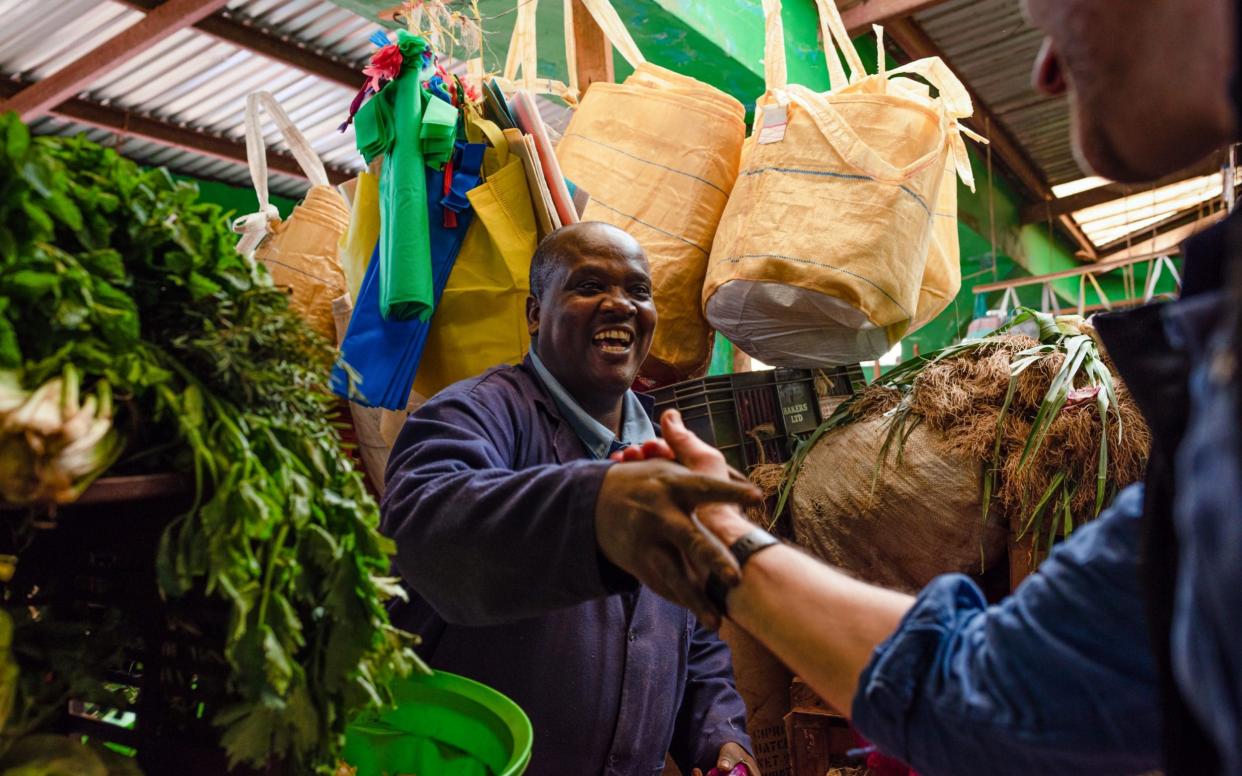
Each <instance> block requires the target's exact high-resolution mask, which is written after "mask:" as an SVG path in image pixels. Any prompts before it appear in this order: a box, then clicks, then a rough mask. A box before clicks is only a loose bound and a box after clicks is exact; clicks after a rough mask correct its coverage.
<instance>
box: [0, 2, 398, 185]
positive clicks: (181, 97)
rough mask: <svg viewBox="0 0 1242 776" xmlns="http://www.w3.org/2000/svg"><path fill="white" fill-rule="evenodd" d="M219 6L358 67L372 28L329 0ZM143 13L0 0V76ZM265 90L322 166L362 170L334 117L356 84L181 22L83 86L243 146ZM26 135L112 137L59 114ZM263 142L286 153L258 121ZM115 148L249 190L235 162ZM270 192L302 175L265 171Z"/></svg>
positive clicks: (41, 71) (44, 69)
mask: <svg viewBox="0 0 1242 776" xmlns="http://www.w3.org/2000/svg"><path fill="white" fill-rule="evenodd" d="M227 13H228V14H229V16H230V17H231V18H232V19H234V20H235V21H240V22H243V23H246V24H248V25H251V26H254V27H257V28H259V29H262V30H264V31H267V32H269V33H272V34H274V35H277V36H280V37H282V38H284V39H286V40H287V41H288V45H290V46H297V47H301V48H310V49H312V50H314V51H317V52H322V53H325V54H327V55H329V56H331V57H334V58H338V59H341V60H343V61H345V62H348V63H351V65H353V66H356V68H357V69H358V71H359V83H360V84H361V68H362V65H363V64H364V63H365V61H366V58H367V57H368V56H369V53H370V50H371V45H370V44H369V43H368V42H367V37H368V36H369V35H370V33H371V32H372V31H373V30H375V29H376V26H375V25H374V24H373V23H371V22H369V21H367V20H366V19H364V18H362V17H360V16H358V15H356V14H354V13H352V12H350V11H346V10H344V9H341V8H339V7H337V6H336V5H334V4H333V3H331V2H328V0H232V2H230V3H229V6H228V11H227ZM142 16H143V14H142V12H140V11H135V10H132V9H130V8H129V7H127V6H125V5H123V4H121V3H119V2H113V1H112V0H105V2H98V0H58V2H55V3H48V2H46V0H0V71H2V72H3V73H4V74H5V75H8V76H21V77H23V78H24V79H28V80H37V79H40V78H45V77H47V76H48V75H51V74H52V73H55V72H56V71H57V70H58V69H60V68H61V67H64V66H65V65H67V64H69V63H70V62H71V61H73V60H74V59H75V58H76V57H78V56H81V55H82V54H84V53H86V52H88V51H90V50H91V49H93V48H95V47H96V46H98V45H99V44H101V43H103V42H104V41H106V40H108V39H109V38H111V37H112V36H114V35H116V34H117V33H118V32H120V31H121V30H123V29H125V28H126V27H128V26H129V25H132V24H134V23H136V22H137V21H138V20H139V19H141V18H142ZM258 89H266V90H268V91H270V92H272V93H273V94H274V95H275V96H276V98H277V99H278V100H280V101H281V103H282V104H283V105H284V107H285V110H286V111H287V112H288V113H289V116H290V118H291V119H292V120H293V122H294V123H295V124H296V125H297V126H298V127H299V128H300V129H301V130H302V132H303V133H304V134H305V135H306V137H307V139H308V140H309V141H310V143H311V145H312V146H313V147H314V148H315V151H316V152H317V153H318V154H319V155H320V157H321V158H322V159H323V160H324V162H325V163H326V164H329V165H331V166H335V167H340V168H346V169H361V167H362V161H361V158H360V157H359V156H358V153H357V150H356V149H355V147H354V135H353V131H352V129H350V130H347V131H346V132H344V133H341V132H338V131H337V127H338V126H339V125H340V123H341V122H342V121H343V120H344V118H345V114H346V111H347V109H348V106H349V102H350V100H351V99H353V96H354V91H353V90H351V89H350V88H348V87H345V86H342V85H340V84H338V83H336V82H330V81H327V80H325V79H323V78H319V77H316V76H312V75H309V74H307V73H306V72H304V71H302V70H300V69H298V68H295V67H292V66H290V65H287V64H284V63H282V62H278V61H276V60H274V59H271V58H269V57H267V56H264V55H262V54H257V53H255V52H252V51H250V50H248V49H244V48H241V47H239V46H237V45H235V44H232V43H228V42H225V41H222V40H219V39H217V38H215V37H213V36H211V35H208V34H207V33H204V32H201V31H199V30H196V29H193V28H188V29H184V30H181V31H179V32H176V33H174V34H172V35H169V36H167V37H166V38H164V39H163V40H161V41H159V42H157V43H156V44H154V45H153V46H151V47H149V48H148V49H146V50H144V51H143V52H142V53H141V54H139V55H137V56H135V57H134V58H133V59H130V60H129V61H127V62H125V63H124V64H123V65H121V66H120V67H117V68H115V69H114V70H112V71H111V72H109V73H107V74H105V75H104V76H102V77H100V78H99V79H98V80H96V81H95V82H94V83H92V84H91V85H90V86H89V88H88V89H87V91H86V92H85V93H84V95H83V96H84V97H87V98H88V99H91V100H93V101H96V102H100V103H103V104H105V105H110V106H113V107H116V108H120V109H124V110H127V111H133V112H134V113H138V114H145V115H150V116H153V117H156V118H159V119H162V120H165V121H169V122H173V123H175V124H179V125H182V126H185V127H188V128H192V129H201V130H204V131H207V132H211V133H216V134H221V135H224V136H226V137H230V138H232V139H234V140H237V141H239V142H244V139H245V127H244V112H245V101H246V95H247V94H249V93H250V92H252V91H255V90H258ZM32 127H33V129H34V131H36V132H49V133H50V132H54V133H57V134H73V133H75V132H79V131H86V132H87V134H88V135H89V136H91V137H92V138H93V139H96V140H99V141H100V142H104V143H117V142H118V140H117V139H116V138H115V136H114V135H113V133H111V132H105V131H100V130H97V129H92V128H90V127H87V126H84V125H79V124H76V123H73V122H69V121H64V120H62V119H59V118H53V117H49V118H43V119H39V120H37V121H35V122H34V123H33V124H32ZM266 130H267V136H266V139H267V142H268V144H269V146H274V147H277V148H284V147H285V146H284V142H283V140H282V139H280V137H279V133H278V132H277V131H276V129H275V127H274V126H272V125H271V124H270V122H269V123H268V125H267V126H266ZM119 149H120V150H121V152H122V153H124V154H125V155H127V156H129V157H131V158H134V159H136V160H138V161H139V162H142V163H145V164H164V165H167V166H168V167H169V168H170V169H172V170H174V171H175V172H178V173H182V174H185V175H191V176H195V177H200V178H209V179H215V180H222V181H225V182H228V183H233V184H237V185H243V186H244V185H249V183H250V175H249V172H248V170H247V168H246V167H245V166H244V165H241V164H237V163H233V162H226V161H221V160H218V159H214V158H209V157H204V156H200V155H198V154H195V153H192V152H189V151H184V150H179V149H170V148H168V147H167V146H163V145H160V144H157V143H152V142H148V141H145V140H139V139H134V138H123V139H120V140H119ZM270 186H271V189H272V191H273V192H274V193H278V194H283V195H286V196H295V197H296V196H300V195H301V194H302V193H303V192H304V191H305V189H306V182H305V181H304V180H301V179H298V178H294V177H291V176H287V175H281V174H279V173H273V174H272V180H271V183H270Z"/></svg>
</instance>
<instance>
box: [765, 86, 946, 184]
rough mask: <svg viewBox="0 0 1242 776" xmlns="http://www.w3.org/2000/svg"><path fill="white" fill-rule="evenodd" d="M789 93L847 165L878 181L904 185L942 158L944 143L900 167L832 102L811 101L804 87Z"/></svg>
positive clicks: (793, 89) (793, 87)
mask: <svg viewBox="0 0 1242 776" xmlns="http://www.w3.org/2000/svg"><path fill="white" fill-rule="evenodd" d="M786 94H787V95H788V97H789V99H790V100H791V101H792V102H794V103H795V104H797V105H798V106H799V107H801V108H802V109H803V110H805V111H806V112H807V115H808V116H809V117H810V118H811V120H812V121H814V122H815V126H816V127H818V128H819V131H820V133H821V134H822V135H823V136H824V139H825V140H827V141H828V144H829V145H831V146H832V147H833V149H834V150H836V152H837V153H838V154H840V155H841V158H842V159H844V160H845V161H846V163H847V164H849V165H850V166H851V167H853V168H854V169H856V170H858V171H859V172H861V173H863V174H865V175H867V176H869V177H871V178H874V179H876V180H878V181H882V182H884V183H894V184H897V183H903V182H905V181H906V180H907V179H908V178H909V177H910V176H911V175H913V174H914V173H915V172H917V171H919V170H921V169H923V168H924V167H926V166H927V165H929V164H932V163H934V162H935V161H936V160H937V159H940V158H942V157H941V153H943V151H944V143H943V142H942V143H938V144H937V145H936V147H935V148H933V149H932V150H931V151H928V152H927V153H926V154H924V155H923V156H921V157H919V158H918V159H915V160H914V161H912V162H910V163H909V164H906V165H904V166H902V167H897V166H895V165H893V164H892V163H891V162H889V161H888V160H886V159H884V158H883V157H882V156H880V155H879V154H878V153H876V152H875V150H874V149H873V148H871V146H869V145H867V143H866V142H865V141H863V139H862V138H860V137H859V136H858V133H857V132H855V131H854V129H853V127H851V126H850V125H849V123H848V122H847V121H846V120H845V119H844V118H843V117H842V116H841V114H840V113H838V112H837V109H836V108H835V107H833V105H832V103H831V102H829V101H827V100H823V99H818V100H814V101H812V100H811V99H809V90H807V89H806V87H802V86H796V85H795V86H791V87H789V88H788V89H787V90H786ZM946 123H947V122H946ZM946 123H942V132H943V131H945V129H946V128H947V127H946Z"/></svg>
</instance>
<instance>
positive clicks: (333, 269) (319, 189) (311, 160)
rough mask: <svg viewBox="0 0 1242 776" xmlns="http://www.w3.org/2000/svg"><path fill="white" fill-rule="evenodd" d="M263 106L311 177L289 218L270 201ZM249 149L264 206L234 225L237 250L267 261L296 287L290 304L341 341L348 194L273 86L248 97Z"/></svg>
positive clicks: (280, 281)
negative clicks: (335, 305)
mask: <svg viewBox="0 0 1242 776" xmlns="http://www.w3.org/2000/svg"><path fill="white" fill-rule="evenodd" d="M260 109H263V110H266V111H267V112H268V114H269V115H270V116H271V117H272V118H273V119H274V120H275V122H276V125H277V127H279V128H280V132H281V134H282V135H284V138H285V142H286V143H288V145H289V150H290V151H292V152H293V155H294V157H295V158H296V159H297V161H298V164H299V165H301V167H302V170H303V172H305V173H306V177H307V178H308V179H309V180H310V182H311V189H310V191H309V192H308V193H307V195H306V198H305V199H304V200H302V202H301V203H300V204H299V205H298V206H297V207H295V208H294V209H293V213H292V214H290V216H289V219H288V220H287V221H281V220H280V214H279V213H278V212H277V211H276V208H275V206H274V205H272V204H271V203H270V202H269V201H268V195H267V150H266V148H265V147H264V142H263V129H262V120H261V119H260V116H259V112H260ZM246 151H247V157H248V159H249V162H250V177H251V178H252V180H253V181H254V188H255V193H256V194H257V195H258V198H259V210H258V212H255V213H252V214H250V215H248V216H244V217H242V218H239V219H237V221H236V222H234V224H233V229H234V230H235V231H237V232H240V233H242V235H243V237H242V239H241V240H240V241H239V242H238V245H237V252H238V253H241V254H243V255H246V256H253V257H254V258H256V259H258V260H259V261H262V262H263V263H264V264H266V265H267V268H268V271H269V272H270V273H271V275H272V282H273V283H275V284H276V285H278V286H284V287H286V288H289V289H290V292H291V299H290V302H289V304H290V307H292V308H293V309H294V310H296V311H297V312H298V313H299V314H300V315H301V316H302V317H303V318H304V319H305V320H306V322H307V324H308V325H309V326H310V327H311V328H312V329H313V330H314V331H315V332H317V333H318V334H320V335H321V336H322V337H324V338H325V339H327V340H328V341H329V342H335V341H336V328H335V324H334V323H333V316H332V300H334V299H336V298H337V297H339V296H340V295H341V294H343V293H345V274H344V272H342V270H341V265H340V247H339V246H340V242H341V237H342V235H344V234H345V230H346V229H347V228H348V227H349V208H348V207H346V206H345V199H344V198H343V197H342V196H341V194H340V192H338V191H337V190H336V189H334V188H332V186H330V185H328V173H327V171H326V170H325V169H324V166H323V162H322V161H321V160H320V159H319V157H318V156H317V155H316V154H315V152H314V150H313V149H312V148H311V146H310V143H308V142H307V140H306V138H305V137H304V136H303V135H302V133H301V132H299V131H298V129H297V127H295V126H294V125H293V122H291V121H290V120H289V117H288V116H287V115H286V114H285V112H284V110H283V109H282V108H281V107H280V104H279V103H277V102H276V100H275V98H274V97H272V95H271V94H269V93H267V92H255V93H254V94H251V95H250V96H248V97H247V98H246Z"/></svg>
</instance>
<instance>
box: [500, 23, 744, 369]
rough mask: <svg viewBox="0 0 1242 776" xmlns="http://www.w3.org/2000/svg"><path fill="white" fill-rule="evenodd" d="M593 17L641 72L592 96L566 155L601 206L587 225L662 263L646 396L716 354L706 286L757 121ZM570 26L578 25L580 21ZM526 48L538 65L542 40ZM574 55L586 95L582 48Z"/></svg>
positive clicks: (601, 85) (654, 264) (570, 133)
mask: <svg viewBox="0 0 1242 776" xmlns="http://www.w3.org/2000/svg"><path fill="white" fill-rule="evenodd" d="M530 5H531V9H532V10H531V11H528V12H533V3H532V4H530ZM584 5H585V6H586V8H587V10H589V11H590V13H591V15H592V16H593V17H594V18H595V21H596V22H597V23H598V24H599V26H600V28H601V29H602V30H603V31H604V34H605V35H606V36H607V38H608V40H609V41H611V43H612V45H614V46H616V48H617V50H618V51H620V52H621V54H622V56H624V57H625V59H626V61H628V62H629V63H630V64H631V65H632V66H634V68H635V71H634V73H633V75H631V76H630V77H628V78H627V79H626V80H625V82H624V83H620V84H614V83H605V82H596V83H593V84H591V87H590V89H588V90H587V93H586V96H585V97H584V98H583V99H582V102H581V104H580V105H579V106H578V109H577V110H576V111H575V112H574V115H573V118H572V119H571V120H570V122H569V127H568V128H567V129H566V131H565V135H564V137H563V138H562V140H561V142H560V145H559V146H558V147H557V150H556V155H557V158H558V159H559V160H560V163H561V170H562V171H563V172H564V174H565V177H567V178H568V179H569V180H571V181H572V182H573V183H574V184H575V185H576V186H581V187H582V188H583V189H585V190H586V191H587V192H589V194H590V197H591V198H590V201H589V202H588V203H587V206H586V210H585V212H584V213H583V216H582V220H583V221H604V222H607V223H610V224H613V225H615V226H618V227H620V228H622V229H624V230H625V231H627V232H629V233H630V234H631V235H633V237H634V238H635V239H637V240H638V242H639V244H641V245H642V246H643V249H644V250H645V251H646V253H647V259H648V261H649V262H650V263H651V277H652V285H653V289H654V294H655V303H656V311H657V312H658V314H659V325H658V326H657V327H656V331H655V336H654V338H653V340H652V343H651V352H650V354H649V355H648V357H647V361H646V363H645V364H644V365H643V367H642V370H641V372H640V374H641V376H642V378H643V379H644V387H647V388H651V387H657V386H660V385H666V384H668V383H674V382H679V381H681V380H686V379H690V378H693V377H699V376H701V375H702V374H703V373H704V371H706V369H707V363H708V361H709V359H710V358H711V342H712V332H711V328H710V327H709V326H708V323H707V321H706V319H704V317H703V311H702V306H701V301H700V298H701V294H702V289H703V279H704V275H705V273H706V272H707V259H708V255H709V254H710V252H711V249H712V238H713V236H714V235H715V233H716V226H717V224H718V222H719V220H720V215H721V213H722V212H723V211H724V208H725V204H726V202H728V199H729V192H730V190H731V189H732V188H733V182H734V179H735V177H736V175H737V168H738V158H739V155H740V153H741V149H742V142H743V140H744V138H745V136H746V125H745V109H744V108H743V107H742V104H741V103H740V102H738V101H737V100H736V99H734V98H733V97H731V96H730V95H728V94H725V93H724V92H722V91H720V90H719V89H716V88H715V87H713V86H709V85H708V84H705V83H703V82H701V81H697V80H695V79H693V78H688V77H686V76H683V75H678V74H677V73H674V72H671V71H669V70H665V69H664V68H662V67H657V66H656V65H653V64H651V63H649V62H646V61H645V60H644V59H643V55H642V53H641V52H640V51H639V49H638V46H637V45H636V44H635V43H634V40H633V39H632V38H631V37H630V34H629V32H627V31H626V29H625V25H624V24H623V23H622V22H621V19H620V17H618V16H617V12H616V11H615V10H614V9H613V7H612V5H611V3H609V2H608V0H585V2H584ZM565 24H566V27H570V26H571V25H572V19H571V18H570V16H569V14H568V12H567V15H566V21H565ZM523 44H524V45H525V46H526V47H527V50H526V53H525V55H524V58H525V59H526V60H527V61H529V60H532V59H533V58H534V56H535V54H534V51H533V47H534V36H533V35H532V36H528V37H527V38H526V39H525V40H524V41H523ZM566 46H567V55H568V56H567V59H568V60H569V61H570V74H571V84H570V86H571V87H576V83H574V82H573V79H572V75H573V74H574V70H575V68H574V64H573V59H574V51H573V44H572V36H567V39H566ZM512 54H513V51H512V49H511V50H510V55H511V58H512Z"/></svg>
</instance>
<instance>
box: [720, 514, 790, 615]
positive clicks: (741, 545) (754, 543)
mask: <svg viewBox="0 0 1242 776" xmlns="http://www.w3.org/2000/svg"><path fill="white" fill-rule="evenodd" d="M780 543H781V540H780V539H777V538H776V537H775V536H773V535H772V534H770V533H768V532H767V531H765V530H763V529H762V528H755V529H753V530H751V531H749V532H748V533H746V534H744V535H743V536H742V538H740V539H738V540H737V541H736V542H734V543H733V545H732V546H731V547H729V552H731V553H733V557H734V558H735V559H737V565H738V568H739V569H744V568H746V562H747V561H748V560H750V559H751V556H753V555H754V554H755V553H757V552H761V551H762V550H766V549H767V548H768V547H771V546H773V545H777V544H780ZM729 589H730V588H729V586H728V585H726V584H725V583H724V582H723V581H722V580H721V579H720V577H718V576H716V573H715V572H714V571H713V572H712V573H711V574H710V575H709V576H708V578H707V590H706V592H707V600H709V601H711V602H712V605H713V606H715V607H716V611H718V612H719V613H720V616H721V617H724V616H725V615H727V614H728V613H729V607H728V598H729Z"/></svg>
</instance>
